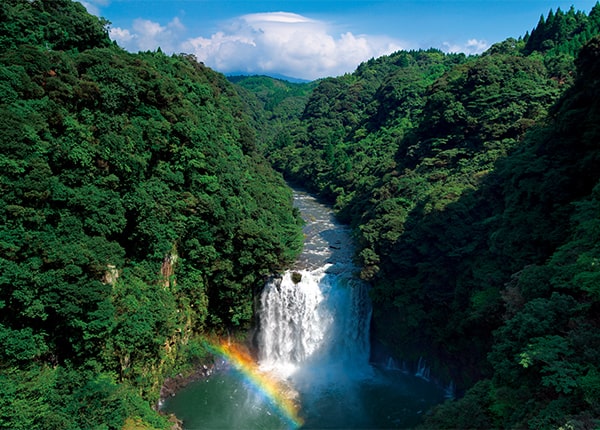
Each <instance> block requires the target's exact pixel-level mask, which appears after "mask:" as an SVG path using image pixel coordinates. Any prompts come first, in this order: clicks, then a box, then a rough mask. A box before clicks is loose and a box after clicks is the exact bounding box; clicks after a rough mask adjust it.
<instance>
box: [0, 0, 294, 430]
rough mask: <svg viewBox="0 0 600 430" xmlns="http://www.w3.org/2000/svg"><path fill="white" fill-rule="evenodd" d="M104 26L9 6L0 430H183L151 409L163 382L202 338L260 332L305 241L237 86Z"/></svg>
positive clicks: (68, 9) (71, 10)
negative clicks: (261, 299) (257, 316)
mask: <svg viewBox="0 0 600 430" xmlns="http://www.w3.org/2000/svg"><path fill="white" fill-rule="evenodd" d="M105 25H106V22H104V21H101V20H98V19H97V18H95V17H93V16H91V15H89V14H87V12H86V11H85V9H84V8H83V6H81V5H80V4H79V3H74V2H71V1H68V0H47V1H35V2H30V1H25V0H9V1H3V2H2V3H1V4H0V48H1V49H0V148H1V149H0V166H1V167H2V168H1V171H0V190H1V191H0V217H1V222H0V249H1V251H0V273H1V275H0V308H1V309H2V313H1V316H0V340H1V341H2V344H3V348H2V351H0V381H1V384H0V385H1V388H0V405H1V406H0V427H2V428H11V429H20V428H22V429H56V428H61V429H69V428H73V429H80V428H97V427H102V428H122V427H123V426H124V425H128V426H130V428H134V427H135V428H140V427H143V428H165V427H168V426H170V424H169V423H168V422H167V420H166V419H165V418H164V417H161V416H159V415H158V414H157V413H156V412H155V411H153V410H152V409H151V406H152V405H154V404H155V403H156V401H157V399H158V392H159V389H160V386H161V384H162V381H163V379H164V377H165V375H166V374H168V373H170V372H173V371H176V369H177V366H181V365H185V364H186V363H190V362H192V361H193V360H194V359H195V358H198V357H201V356H202V355H203V354H205V351H203V349H202V347H201V344H200V343H199V342H198V341H197V340H196V339H197V338H198V336H202V335H205V334H207V333H209V332H216V333H222V332H226V331H227V330H236V329H237V330H239V329H244V328H247V327H248V326H249V325H250V324H251V323H252V319H253V300H254V293H255V291H257V289H259V288H260V287H261V286H262V284H263V282H264V281H263V278H264V276H266V275H268V274H270V273H273V272H274V271H277V270H279V269H280V268H282V267H284V266H285V265H286V264H289V262H291V261H293V260H294V258H295V256H296V255H297V252H299V250H300V248H301V244H302V236H301V230H300V219H299V217H298V215H297V212H296V211H295V210H293V208H292V196H291V192H290V191H289V189H288V188H287V186H286V184H285V183H284V182H283V180H282V178H281V176H280V175H279V174H276V173H275V172H274V171H273V170H272V169H271V167H270V166H269V165H268V164H267V163H266V162H265V160H264V158H263V157H262V156H261V155H260V154H259V153H258V152H257V150H256V141H255V135H254V130H253V126H252V124H251V120H250V118H249V117H248V116H247V113H246V110H245V107H244V104H243V103H242V101H241V100H240V98H239V97H238V96H237V93H236V91H235V89H234V88H233V86H232V85H231V84H230V83H229V82H228V81H227V80H226V79H225V77H224V76H222V75H220V74H217V73H215V72H213V71H212V70H210V69H208V68H205V67H204V66H202V65H201V64H199V63H198V62H197V61H196V60H195V58H193V57H191V56H187V55H174V56H166V55H164V54H163V53H161V52H145V53H139V54H130V53H127V52H125V51H124V50H122V49H121V48H119V47H117V46H116V45H114V44H113V43H112V42H111V41H110V40H109V38H108V34H107V31H106V29H105ZM32 29H36V31H32ZM144 426H147V427H144Z"/></svg>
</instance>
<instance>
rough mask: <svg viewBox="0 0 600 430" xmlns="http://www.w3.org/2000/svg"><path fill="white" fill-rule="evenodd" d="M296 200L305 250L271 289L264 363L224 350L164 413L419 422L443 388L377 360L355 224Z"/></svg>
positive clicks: (197, 418) (236, 422)
mask: <svg viewBox="0 0 600 430" xmlns="http://www.w3.org/2000/svg"><path fill="white" fill-rule="evenodd" d="M294 201H295V206H296V207H297V208H298V209H299V211H300V213H301V215H302V217H303V219H304V220H305V222H306V224H305V226H304V229H303V231H304V235H305V246H304V250H303V252H302V254H301V255H300V257H299V259H298V261H297V262H296V264H295V265H294V267H293V268H292V269H290V270H288V271H286V272H285V273H284V274H283V275H281V276H278V277H273V278H272V279H270V280H269V281H268V282H267V283H266V285H265V287H264V290H263V291H262V294H261V296H260V306H259V310H258V321H259V327H258V331H257V334H256V336H255V343H256V347H257V350H258V361H257V362H256V363H249V362H248V359H247V358H246V359H240V358H239V355H240V354H239V353H236V352H232V350H235V348H232V347H231V346H225V347H224V348H218V351H217V354H218V356H219V359H218V366H217V367H218V370H217V371H216V372H215V373H214V374H213V375H211V376H209V377H208V378H207V379H206V380H201V381H198V382H196V383H193V384H191V385H190V386H188V387H186V388H185V389H183V390H182V391H181V392H179V393H178V394H177V395H175V396H174V397H172V398H170V399H167V400H166V402H165V404H164V406H163V410H164V411H166V412H170V413H174V414H175V415H176V416H177V417H178V418H180V419H182V420H183V425H184V428H196V427H198V426H201V427H202V428H231V429H235V428H242V427H243V428H297V427H299V426H301V427H302V428H307V429H308V428H365V427H369V428H390V427H407V426H411V425H415V424H416V423H418V422H419V420H420V415H421V414H423V413H424V412H425V411H426V410H427V409H428V408H429V407H430V406H432V405H434V404H436V403H439V402H441V401H442V400H443V397H444V393H443V390H441V389H440V388H439V387H438V386H437V385H435V384H433V383H431V382H429V381H428V380H426V379H424V378H422V377H421V378H419V377H417V376H414V375H412V374H411V373H409V372H407V371H401V370H400V369H397V368H395V367H394V366H389V363H388V362H387V361H386V362H384V363H370V361H369V358H370V345H369V326H370V317H371V304H370V300H369V297H368V290H367V289H368V286H367V284H366V283H364V282H362V281H361V280H360V279H359V278H358V277H357V268H356V267H355V266H354V264H353V263H352V257H353V245H352V239H351V237H350V230H349V229H348V227H346V226H344V225H341V224H339V223H338V222H337V221H336V220H335V219H334V216H333V212H332V211H331V209H330V208H329V207H327V206H326V205H324V204H322V203H319V202H318V201H317V200H316V199H315V198H314V197H312V196H310V195H309V194H307V193H305V192H302V191H295V192H294ZM273 386H275V387H276V389H275V390H273V389H272V387H273ZM290 405H293V406H292V407H290Z"/></svg>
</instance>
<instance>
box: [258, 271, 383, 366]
mask: <svg viewBox="0 0 600 430" xmlns="http://www.w3.org/2000/svg"><path fill="white" fill-rule="evenodd" d="M330 267H331V266H330V265H326V266H323V267H321V268H318V269H316V270H312V271H310V270H302V271H299V272H297V273H299V274H300V275H301V276H302V278H301V280H300V282H298V283H297V284H296V283H294V281H293V279H292V272H289V271H288V272H286V273H285V274H284V275H283V277H282V278H275V279H272V280H270V281H269V282H268V283H267V285H266V286H265V288H264V290H263V293H262V296H261V310H260V313H259V317H260V328H261V329H260V332H259V336H258V339H259V357H260V363H261V367H263V368H265V369H269V370H274V371H276V372H278V373H280V374H283V376H290V375H291V374H293V373H294V372H295V371H296V370H298V368H299V367H302V366H307V365H310V366H316V365H331V364H333V363H335V364H336V366H343V367H355V368H357V369H360V368H362V367H364V366H368V360H369V321H370V317H371V307H370V302H369V298H368V294H367V290H366V287H365V285H362V283H361V282H357V281H356V280H354V279H352V278H351V277H348V276H344V273H340V274H334V273H328V271H327V269H328V268H330Z"/></svg>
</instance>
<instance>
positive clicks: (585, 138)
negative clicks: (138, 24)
mask: <svg viewBox="0 0 600 430" xmlns="http://www.w3.org/2000/svg"><path fill="white" fill-rule="evenodd" d="M599 33H600V5H598V4H597V5H596V6H595V7H594V8H593V9H592V10H591V11H590V12H589V13H585V12H582V11H575V10H574V9H573V8H571V9H570V10H568V11H566V12H564V11H562V10H560V9H557V10H556V11H552V10H550V11H549V13H548V15H546V16H542V17H541V18H540V21H539V22H538V23H537V25H536V26H535V27H534V28H533V30H532V31H531V32H527V33H525V35H524V36H519V37H518V38H510V39H507V40H505V41H502V42H500V43H497V44H495V45H493V46H492V47H491V48H489V49H488V50H487V51H486V52H485V53H484V54H482V55H478V56H469V57H466V56H464V55H462V54H445V53H443V52H441V51H439V50H435V49H430V50H419V51H399V52H396V53H394V54H392V55H389V56H384V57H381V58H377V59H372V60H370V61H367V62H365V63H363V64H361V65H360V66H359V67H358V68H357V69H356V71H355V72H354V73H352V74H346V75H344V76H340V77H337V78H327V79H324V80H322V81H320V82H319V84H318V85H317V86H316V87H315V88H314V90H313V91H312V92H311V94H310V95H309V97H308V101H307V103H306V105H305V107H304V109H303V110H302V113H301V114H300V115H299V116H297V117H296V118H294V119H293V121H291V122H282V121H279V120H277V115H276V113H275V110H274V108H271V106H270V105H265V107H266V109H267V110H268V111H270V112H272V115H273V116H274V117H275V119H276V121H275V122H274V123H272V124H271V127H272V130H271V132H270V135H272V136H273V137H271V138H270V140H267V141H263V142H261V143H260V145H261V146H264V147H266V148H267V152H266V153H267V154H268V159H269V160H270V161H271V163H272V164H273V166H275V167H276V168H277V169H278V170H280V171H281V172H283V173H284V175H285V177H286V178H287V180H288V181H290V182H291V183H294V182H297V183H302V184H309V186H310V188H311V189H312V191H313V192H315V193H318V194H319V195H320V196H321V197H323V198H324V199H327V200H328V201H329V202H330V203H331V204H332V205H334V207H335V209H336V212H337V214H338V216H339V217H340V218H341V219H343V220H345V221H346V222H348V223H350V224H351V225H352V227H353V230H354V232H355V237H356V241H357V242H358V243H359V245H360V252H359V254H358V255H357V260H358V263H359V264H360V266H361V267H362V272H361V276H362V277H363V278H364V279H365V280H368V281H369V282H370V283H371V296H372V300H373V303H374V315H373V327H372V342H373V350H374V352H376V351H377V350H383V351H385V352H386V353H387V354H392V356H394V357H396V358H397V359H399V360H405V361H407V362H412V363H415V362H416V361H417V360H419V358H420V357H423V359H425V360H426V361H427V362H428V363H429V364H430V365H431V372H432V373H433V374H435V375H437V377H438V378H440V379H441V380H445V381H449V380H452V381H454V382H455V383H456V385H457V387H458V391H459V396H458V397H459V399H458V400H453V401H448V402H445V403H444V404H442V405H441V406H439V407H438V408H436V409H435V410H434V411H433V413H432V414H430V415H428V416H427V417H426V418H425V422H424V424H423V428H436V429H439V428H448V429H453V428H486V429H488V428H532V429H539V428H544V429H545V428H563V429H566V428H571V429H594V428H597V426H598V425H599V418H600V409H599V405H600V367H599V365H600V355H599V353H598V351H600V335H598V333H600V331H599V328H600V320H599V319H598V310H599V309H600V308H599V305H600V302H599V299H600V295H599V292H600V277H599V276H598V262H597V258H598V251H599V249H600V248H599V245H600V243H599V239H600V236H599V233H600V230H598V226H599V225H600V224H599V221H600V218H599V215H600V211H599V210H600V205H599V200H598V197H599V196H598V190H599V189H600V188H599V187H600V185H599V182H598V181H599V179H600V173H599V170H598V168H597V166H598V161H599V159H600V147H598V144H599V143H600V112H599V110H598V109H599V105H598V101H599V100H600V98H599V97H598V96H599V95H600V93H599V91H600V86H599V85H600V81H599V80H598V76H600V75H599V74H598V72H599V71H600V38H598V37H597V35H598V34H599ZM274 99H275V100H276V99H277V98H276V97H275V98H274Z"/></svg>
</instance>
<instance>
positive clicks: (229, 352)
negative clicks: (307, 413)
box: [206, 341, 303, 429]
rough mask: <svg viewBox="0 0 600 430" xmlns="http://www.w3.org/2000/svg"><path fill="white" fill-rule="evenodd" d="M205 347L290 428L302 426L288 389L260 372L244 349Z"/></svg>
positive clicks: (222, 345) (221, 343) (231, 345)
mask: <svg viewBox="0 0 600 430" xmlns="http://www.w3.org/2000/svg"><path fill="white" fill-rule="evenodd" d="M206 347H207V348H208V349H209V350H210V351H212V352H213V353H215V354H217V355H220V356H221V357H223V359H225V360H226V361H227V362H228V363H229V364H231V365H232V366H233V367H234V368H235V369H236V370H237V371H238V372H240V374H242V375H243V377H244V379H245V380H246V382H248V384H249V385H250V386H252V387H253V388H254V389H256V390H257V391H258V392H260V393H261V394H262V395H263V396H264V397H265V398H266V399H267V400H268V401H269V403H271V404H272V405H273V406H274V407H275V409H276V410H277V412H278V413H279V415H280V416H281V418H282V419H283V420H284V421H285V422H286V423H287V424H288V425H289V427H290V428H292V429H297V428H300V427H301V426H302V424H303V420H302V418H300V416H299V415H298V404H297V403H296V402H295V401H294V399H293V398H292V397H293V396H292V395H291V393H292V391H291V390H290V388H289V387H287V386H286V385H285V384H284V383H283V382H282V381H281V380H278V379H276V378H274V377H272V376H270V375H269V374H268V373H265V372H262V371H260V369H259V368H258V366H257V363H256V361H255V360H254V359H253V358H252V357H251V356H250V354H249V353H248V351H247V350H246V349H245V348H243V347H241V346H240V345H236V344H234V343H230V342H225V341H219V342H212V341H206Z"/></svg>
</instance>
